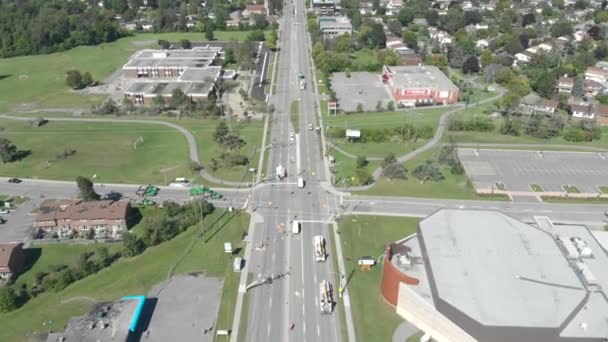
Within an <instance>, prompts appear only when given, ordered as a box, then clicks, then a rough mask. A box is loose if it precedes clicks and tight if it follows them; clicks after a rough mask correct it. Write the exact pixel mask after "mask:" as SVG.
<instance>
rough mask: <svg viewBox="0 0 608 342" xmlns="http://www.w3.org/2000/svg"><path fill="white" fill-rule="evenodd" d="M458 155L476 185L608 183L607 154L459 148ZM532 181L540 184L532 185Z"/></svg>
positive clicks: (560, 187)
mask: <svg viewBox="0 0 608 342" xmlns="http://www.w3.org/2000/svg"><path fill="white" fill-rule="evenodd" d="M458 156H459V157H460V160H461V161H462V163H463V165H464V168H465V170H466V172H467V175H468V176H469V178H470V179H471V181H472V183H473V185H474V186H475V188H476V189H478V190H479V189H488V188H492V187H494V186H496V184H497V183H502V184H504V186H505V187H506V190H509V191H551V192H565V189H564V186H566V185H572V186H574V188H575V189H572V188H570V189H569V190H578V192H581V193H598V192H600V187H608V155H606V154H603V153H583V152H552V151H551V152H550V151H544V152H540V151H510V150H475V149H459V150H458ZM533 185H538V186H540V189H538V188H537V187H536V186H534V187H535V189H532V187H533Z"/></svg>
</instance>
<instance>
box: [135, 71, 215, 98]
mask: <svg viewBox="0 0 608 342" xmlns="http://www.w3.org/2000/svg"><path fill="white" fill-rule="evenodd" d="M221 72H222V67H219V66H209V67H206V68H186V69H185V70H184V71H183V72H182V73H181V75H180V76H179V77H177V79H175V80H167V81H136V82H134V83H133V84H131V86H130V87H129V88H127V90H126V91H125V97H126V98H127V99H129V100H131V102H133V104H135V105H143V106H150V105H152V104H153V102H154V98H155V97H157V96H161V97H163V98H164V99H165V102H168V101H169V100H170V99H171V96H172V94H173V91H175V89H180V90H181V91H182V93H184V94H185V95H186V96H187V97H189V98H190V99H191V100H192V101H193V102H199V101H203V100H206V99H207V98H208V97H209V95H210V94H211V93H213V92H214V91H215V84H216V82H217V80H218V79H219V77H220V75H221Z"/></svg>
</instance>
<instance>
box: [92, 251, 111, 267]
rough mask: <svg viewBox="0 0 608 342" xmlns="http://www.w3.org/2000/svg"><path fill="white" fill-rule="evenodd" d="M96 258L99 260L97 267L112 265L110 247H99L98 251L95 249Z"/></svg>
mask: <svg viewBox="0 0 608 342" xmlns="http://www.w3.org/2000/svg"><path fill="white" fill-rule="evenodd" d="M95 259H96V261H97V268H98V269H102V268H105V267H107V266H109V265H110V262H112V260H111V257H110V251H109V250H108V247H105V246H104V247H99V248H97V251H95Z"/></svg>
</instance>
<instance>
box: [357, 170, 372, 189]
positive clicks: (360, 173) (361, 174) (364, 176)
mask: <svg viewBox="0 0 608 342" xmlns="http://www.w3.org/2000/svg"><path fill="white" fill-rule="evenodd" d="M371 181H372V176H371V174H370V173H369V171H367V169H366V168H359V169H356V170H355V182H356V183H357V184H359V185H365V184H368V183H369V182H371Z"/></svg>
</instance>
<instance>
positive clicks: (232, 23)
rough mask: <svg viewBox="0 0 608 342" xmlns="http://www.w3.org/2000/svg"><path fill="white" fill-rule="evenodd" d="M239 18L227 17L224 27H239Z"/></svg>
mask: <svg viewBox="0 0 608 342" xmlns="http://www.w3.org/2000/svg"><path fill="white" fill-rule="evenodd" d="M240 22H241V20H240V19H228V20H226V27H239V23H240Z"/></svg>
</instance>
